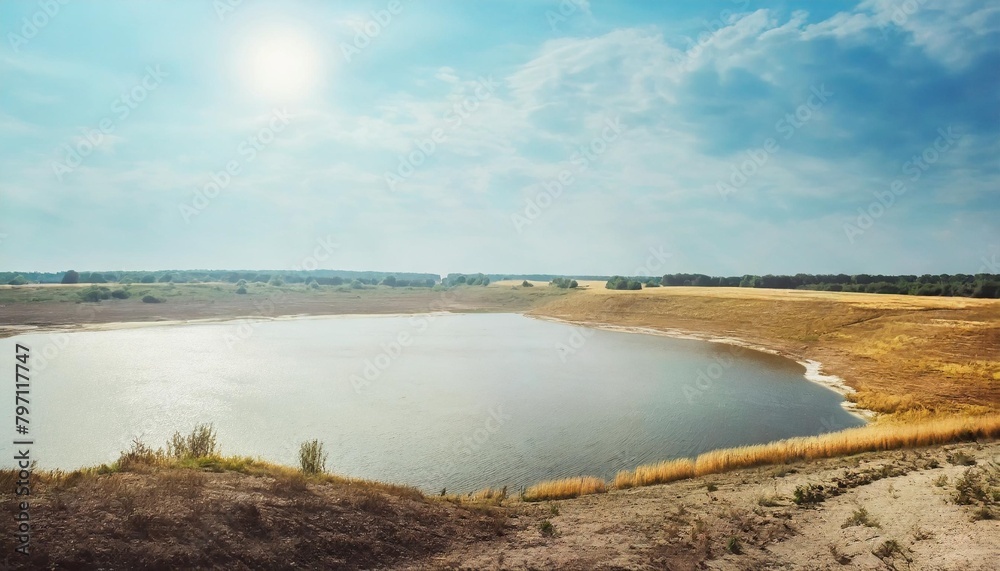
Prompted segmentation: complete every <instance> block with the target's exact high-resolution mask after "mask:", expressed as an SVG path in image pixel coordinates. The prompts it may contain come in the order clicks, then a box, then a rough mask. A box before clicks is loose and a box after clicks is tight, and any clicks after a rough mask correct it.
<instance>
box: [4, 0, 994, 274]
mask: <svg viewBox="0 0 1000 571" xmlns="http://www.w3.org/2000/svg"><path fill="white" fill-rule="evenodd" d="M0 33H2V35H3V42H2V44H0V270H11V271H13V270H19V271H61V270H67V269H70V268H73V269H77V270H97V269H100V270H109V271H110V270H154V269H195V268H199V269H204V268H213V269H222V268H225V269H265V268H266V269H311V268H315V267H318V268H326V269H353V270H377V271H416V272H434V273H441V274H444V273H448V272H486V273H554V274H566V275H573V274H579V275H595V274H596V275H609V274H628V275H637V274H642V275H660V274H664V273H674V272H700V273H706V274H712V275H742V274H766V273H775V274H778V273H798V272H806V273H841V272H843V273H848V274H852V273H886V274H888V273H908V274H910V273H912V274H923V273H933V274H938V273H976V272H990V273H1000V267H998V266H1000V4H997V3H996V2H990V1H988V0H982V1H969V0H952V1H947V0H940V1H936V0H865V1H862V2H857V3H852V2H828V3H820V2H793V1H778V2H767V3H765V2H756V1H753V0H735V1H730V0H723V1H714V2H713V1H706V2H697V3H695V2H645V1H643V2H617V1H598V0H591V1H589V2H588V1H586V0H563V1H562V2H548V1H541V0H537V1H536V0H520V1H505V2H499V1H490V0H484V1H478V2H459V1H457V0H455V1H446V0H441V1H435V2H418V1H414V0H398V1H397V0H390V1H383V0H378V1H374V2H336V3H333V2H296V1H285V2H280V3H279V2H267V1H264V0H253V1H250V0H245V1H240V0H213V1H212V2H208V1H206V2H165V1H164V2H141V3H139V2H124V1H108V2H80V1H77V0H51V1H48V2H44V1H43V2H37V1H26V0H25V1H21V0H5V1H3V2H0Z"/></svg>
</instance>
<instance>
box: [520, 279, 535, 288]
mask: <svg viewBox="0 0 1000 571" xmlns="http://www.w3.org/2000/svg"><path fill="white" fill-rule="evenodd" d="M521 287H535V284H533V283H531V282H529V281H528V280H524V281H523V282H521Z"/></svg>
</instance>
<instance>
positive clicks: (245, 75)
mask: <svg viewBox="0 0 1000 571" xmlns="http://www.w3.org/2000/svg"><path fill="white" fill-rule="evenodd" d="M237 57H238V59H239V65H238V69H239V72H240V79H241V84H242V87H243V89H246V90H248V91H249V92H250V93H251V94H253V95H255V96H258V97H263V98H266V99H272V100H297V99H305V98H308V97H310V96H311V95H313V94H314V93H315V92H316V89H317V87H318V86H319V84H320V79H321V77H322V74H323V62H322V58H321V56H320V50H319V49H318V47H317V46H316V44H315V42H313V40H312V39H311V38H310V36H309V35H308V33H307V32H305V31H304V30H296V29H293V28H280V29H271V30H259V31H256V32H255V33H252V34H248V36H247V37H246V38H245V39H244V40H243V42H241V44H240V48H239V50H238V52H237Z"/></svg>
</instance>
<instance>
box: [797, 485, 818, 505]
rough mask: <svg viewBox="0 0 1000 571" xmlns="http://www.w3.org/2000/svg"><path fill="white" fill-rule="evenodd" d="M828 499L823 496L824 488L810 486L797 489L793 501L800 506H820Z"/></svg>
mask: <svg viewBox="0 0 1000 571" xmlns="http://www.w3.org/2000/svg"><path fill="white" fill-rule="evenodd" d="M825 499H826V496H825V495H824V494H823V486H819V485H817V484H809V485H806V486H798V487H796V488H795V493H794V494H793V497H792V501H793V502H795V503H796V504H798V505H800V506H801V505H808V504H818V503H820V502H822V501H823V500H825Z"/></svg>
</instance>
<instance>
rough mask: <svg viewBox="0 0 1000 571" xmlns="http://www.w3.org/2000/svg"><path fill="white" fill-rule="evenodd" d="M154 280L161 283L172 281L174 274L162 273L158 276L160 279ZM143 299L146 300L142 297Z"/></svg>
mask: <svg viewBox="0 0 1000 571" xmlns="http://www.w3.org/2000/svg"><path fill="white" fill-rule="evenodd" d="M156 281H158V282H160V283H161V284H164V283H169V282H172V281H174V274H169V273H168V274H163V275H162V276H160V279H158V280H156ZM143 301H146V300H145V299H143ZM149 303H155V302H149Z"/></svg>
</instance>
